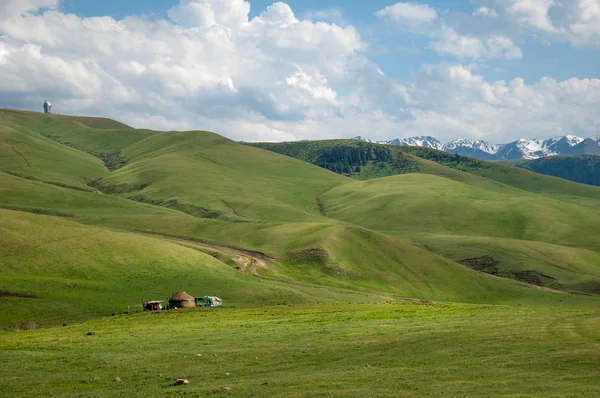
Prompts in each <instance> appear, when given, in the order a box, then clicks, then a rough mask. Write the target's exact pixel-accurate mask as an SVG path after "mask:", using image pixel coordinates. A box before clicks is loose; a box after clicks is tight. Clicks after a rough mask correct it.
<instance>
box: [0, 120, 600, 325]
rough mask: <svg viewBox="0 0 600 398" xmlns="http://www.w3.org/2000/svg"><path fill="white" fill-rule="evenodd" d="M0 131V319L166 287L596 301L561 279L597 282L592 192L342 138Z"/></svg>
mask: <svg viewBox="0 0 600 398" xmlns="http://www.w3.org/2000/svg"><path fill="white" fill-rule="evenodd" d="M0 131H1V132H2V135H0V137H1V138H2V146H1V147H0V148H1V149H0V150H1V151H2V154H3V157H2V160H1V161H0V171H1V172H0V208H2V209H4V210H2V213H1V215H2V219H3V222H2V223H0V234H2V237H3V239H2V241H3V242H5V243H4V244H5V249H6V250H3V251H2V254H0V259H1V260H2V262H3V264H4V263H6V264H9V265H10V266H9V267H5V268H4V270H3V273H2V277H1V279H0V281H2V286H1V287H0V290H1V291H3V292H4V293H3V296H4V297H2V298H1V299H0V310H1V311H2V314H3V317H2V319H3V327H10V325H13V326H14V325H15V324H18V323H22V322H26V321H28V320H36V321H37V322H39V323H41V324H56V323H60V322H64V321H65V320H69V321H71V320H74V319H76V320H77V319H79V320H81V319H86V318H90V317H96V316H99V315H101V314H110V313H113V312H116V311H118V309H119V308H120V309H121V310H122V309H123V308H127V306H135V305H136V304H137V302H138V301H139V299H140V298H141V297H145V298H149V297H148V296H153V297H158V298H163V297H166V296H168V294H170V293H171V292H172V291H173V290H176V289H184V290H195V291H202V292H206V291H207V290H208V289H211V292H212V293H214V294H217V293H218V294H219V295H221V296H224V298H225V299H226V301H227V302H228V303H230V305H234V306H256V305H264V304H278V303H305V302H319V301H356V300H365V299H367V300H375V301H385V300H397V299H414V300H441V301H448V302H466V303H530V304H535V303H538V304H540V303H558V302H561V303H563V304H565V305H567V304H569V303H571V305H579V304H581V303H588V304H593V303H596V302H597V301H596V299H595V298H593V297H586V296H581V295H572V294H564V293H562V292H577V293H583V294H589V295H595V294H597V293H598V281H599V278H600V276H599V274H600V273H599V270H598V265H597V261H598V257H597V255H596V253H597V252H598V251H599V249H600V235H599V234H598V232H597V228H596V226H597V225H598V224H599V223H600V210H599V208H598V204H599V203H600V188H595V187H589V186H585V185H580V184H575V183H570V182H567V181H564V180H561V179H557V178H552V177H546V176H542V175H539V174H535V173H531V172H529V171H526V170H522V169H518V168H514V167H509V166H503V165H498V164H492V163H487V162H483V161H479V160H475V159H470V158H464V157H460V156H457V155H449V154H447V153H444V152H441V151H436V150H431V149H425V148H412V147H385V146H380V145H377V144H371V143H364V142H357V141H343V140H342V141H340V140H337V141H336V140H334V141H324V142H302V143H284V144H256V145H253V146H250V145H242V144H238V143H236V142H233V141H231V140H228V139H226V138H224V137H221V136H218V135H216V134H214V133H210V132H204V131H192V132H156V131H151V130H138V129H132V128H130V127H128V126H125V125H123V124H120V123H118V122H112V121H110V120H107V119H94V118H78V117H67V116H57V115H42V114H37V113H32V112H20V111H8V110H6V111H1V112H0ZM263 148H266V149H269V150H265V149H263ZM276 152H279V153H276ZM284 155H292V156H294V157H295V158H292V157H290V156H284ZM311 163H313V164H311ZM317 165H318V166H320V167H317ZM332 171H333V172H332ZM350 177H352V178H350ZM63 236H64V239H63V238H62V237H63ZM123 242H126V243H123ZM524 247H527V248H528V249H527V250H525V249H524ZM144 248H160V250H158V249H156V250H154V249H152V250H146V251H145V250H144ZM547 253H550V254H547ZM486 256H487V257H490V258H491V259H492V261H491V263H490V264H492V265H491V268H490V267H482V266H479V265H477V264H479V263H477V264H475V266H474V265H473V263H472V262H469V261H466V260H469V259H472V258H476V259H480V258H484V257H486ZM526 256H528V257H529V258H530V259H531V261H524V260H523V258H525V257H526ZM78 261H79V264H78ZM73 286H76V287H73ZM540 287H542V288H548V289H552V290H539V289H540ZM561 291H562V292H561ZM26 296H35V297H36V298H28V297H26ZM72 302H76V304H72ZM15 305H19V306H20V308H21V309H20V310H19V311H11V310H10V309H11V308H13V307H14V306H15Z"/></svg>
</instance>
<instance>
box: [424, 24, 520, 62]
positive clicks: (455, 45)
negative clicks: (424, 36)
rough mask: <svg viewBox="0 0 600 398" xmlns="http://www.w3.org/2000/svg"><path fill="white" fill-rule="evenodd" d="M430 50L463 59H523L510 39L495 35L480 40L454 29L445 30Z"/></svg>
mask: <svg viewBox="0 0 600 398" xmlns="http://www.w3.org/2000/svg"><path fill="white" fill-rule="evenodd" d="M429 48H430V49H432V50H434V51H436V52H438V53H439V54H450V55H453V56H455V57H458V58H461V59H464V58H472V59H478V58H504V59H507V60H511V59H520V58H522V57H523V54H522V52H521V49H520V48H519V47H518V46H517V45H516V44H515V43H514V42H513V41H512V40H511V39H509V38H508V37H505V36H496V35H494V36H489V37H485V38H482V39H480V38H478V37H475V36H473V35H460V34H458V33H457V32H456V30H454V29H453V28H445V29H444V31H443V34H442V36H441V38H440V40H439V41H434V42H432V43H430V44H429Z"/></svg>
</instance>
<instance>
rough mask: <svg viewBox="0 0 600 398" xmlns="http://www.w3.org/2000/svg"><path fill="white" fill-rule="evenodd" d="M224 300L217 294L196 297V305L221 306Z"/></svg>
mask: <svg viewBox="0 0 600 398" xmlns="http://www.w3.org/2000/svg"><path fill="white" fill-rule="evenodd" d="M222 304H223V300H221V299H220V298H218V297H216V296H204V297H196V305H197V306H198V307H220V306H221V305H222Z"/></svg>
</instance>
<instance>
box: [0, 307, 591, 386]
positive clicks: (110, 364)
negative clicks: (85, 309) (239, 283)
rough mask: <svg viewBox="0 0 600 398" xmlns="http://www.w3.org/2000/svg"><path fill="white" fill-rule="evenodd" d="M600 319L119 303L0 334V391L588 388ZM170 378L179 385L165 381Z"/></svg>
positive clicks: (584, 312)
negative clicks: (81, 318) (83, 317)
mask: <svg viewBox="0 0 600 398" xmlns="http://www.w3.org/2000/svg"><path fill="white" fill-rule="evenodd" d="M599 331H600V311H598V309H590V308H580V309H571V310H565V309H554V308H547V307H536V308H533V309H532V308H524V307H510V306H480V305H440V304H437V305H432V304H378V305H375V304H320V305H302V306H283V307H264V308H260V309H227V308H223V309H216V310H181V311H170V312H168V313H160V314H158V313H157V314H138V315H131V316H126V315H124V316H116V317H112V318H105V319H101V320H96V321H91V322H87V323H84V324H80V325H74V326H68V327H62V328H57V329H46V330H39V331H24V332H20V333H10V334H6V333H5V334H3V335H0V336H1V338H2V347H3V350H2V351H1V352H0V356H1V358H2V362H3V363H12V364H19V365H18V366H19V371H18V372H3V376H2V377H1V378H0V389H1V390H2V392H3V394H5V395H6V396H14V397H17V396H36V395H53V396H64V397H68V396H83V395H84V396H91V397H95V396H97V397H101V396H102V397H104V396H123V395H127V396H131V397H134V396H135V397H154V396H156V397H158V396H169V395H186V396H291V397H314V396H356V397H364V396H379V397H385V396H389V397H392V396H414V397H422V396H444V397H447V396H499V395H511V396H545V397H547V396H554V397H558V396H581V397H582V396H586V397H594V396H598V394H600V386H599V385H598V368H599V367H600V357H599V356H598V352H599V350H600V332H599ZM89 332H91V333H93V335H87V334H88V333H89ZM199 355H200V356H199ZM57 367H59V368H60V371H57ZM117 377H119V378H120V380H121V382H115V381H114V380H115V378H117ZM177 378H185V379H187V380H189V382H190V384H189V385H187V386H173V384H174V382H175V380H176V379H177Z"/></svg>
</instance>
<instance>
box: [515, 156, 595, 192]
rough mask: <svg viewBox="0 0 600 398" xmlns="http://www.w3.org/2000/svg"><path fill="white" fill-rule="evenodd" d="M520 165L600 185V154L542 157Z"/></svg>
mask: <svg viewBox="0 0 600 398" xmlns="http://www.w3.org/2000/svg"><path fill="white" fill-rule="evenodd" d="M519 167H522V168H524V169H527V170H531V171H534V172H536V173H540V174H546V175H551V176H554V177H560V178H564V179H566V180H571V181H575V182H580V183H582V184H588V185H596V186H600V156H592V155H581V156H559V157H551V158H542V159H537V160H532V161H529V162H526V163H523V164H520V165H519Z"/></svg>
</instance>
